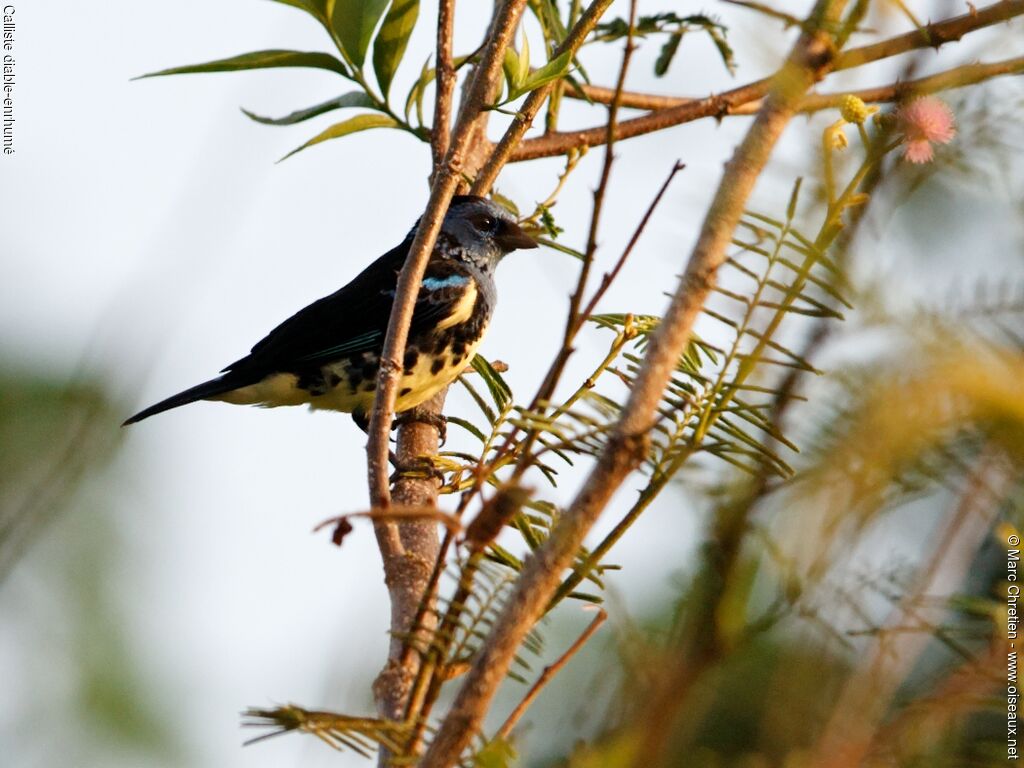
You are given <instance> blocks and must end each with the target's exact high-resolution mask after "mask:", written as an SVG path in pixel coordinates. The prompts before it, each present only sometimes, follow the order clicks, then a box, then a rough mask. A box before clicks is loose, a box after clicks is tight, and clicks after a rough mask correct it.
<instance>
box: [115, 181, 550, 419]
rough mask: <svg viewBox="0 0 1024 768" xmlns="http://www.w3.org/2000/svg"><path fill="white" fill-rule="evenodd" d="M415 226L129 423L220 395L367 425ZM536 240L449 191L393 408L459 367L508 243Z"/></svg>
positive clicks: (478, 330) (487, 315) (424, 394)
mask: <svg viewBox="0 0 1024 768" xmlns="http://www.w3.org/2000/svg"><path fill="white" fill-rule="evenodd" d="M418 224H419V222H417V224H416V225H414V226H413V228H412V230H410V232H409V234H408V235H406V237H405V239H404V240H403V241H402V242H401V244H399V245H398V246H397V247H395V248H393V249H392V250H390V251H388V252H387V253H385V254H384V255H383V256H381V257H380V258H379V259H377V260H376V261H375V262H373V263H372V264H371V265H370V266H369V267H367V268H366V269H365V270H363V271H362V272H361V273H360V274H359V275H358V276H357V277H356V278H355V279H354V280H353V281H352V282H350V283H349V284H348V285H346V286H345V287H344V288H342V289H341V290H338V291H336V292H334V293H332V294H331V295H330V296H325V297H324V298H322V299H320V300H319V301H315V302H313V303H312V304H310V305H309V306H308V307H306V308H305V309H302V310H299V311H298V312H297V313H295V314H294V315H292V316H291V317H290V318H288V319H287V320H285V321H284V322H283V323H281V324H280V325H279V326H277V328H275V329H274V330H272V331H271V332H270V333H269V334H268V335H267V337H266V338H264V339H263V340H262V341H260V342H259V343H258V344H257V345H256V346H255V347H253V348H252V351H251V352H250V353H249V354H248V355H247V356H245V357H243V358H242V359H241V360H238V361H237V362H234V363H232V364H231V365H229V366H228V367H227V368H224V369H223V371H222V373H221V375H220V376H218V377H217V378H215V379H210V380H209V381H205V382H203V383H202V384H197V385H196V386H194V387H191V388H190V389H186V390H185V391H184V392H179V393H178V394H176V395H173V396H172V397H169V398H167V399H166V400H162V401H160V402H159V403H157V404H156V405H153V406H150V407H149V408H146V409H145V410H143V411H140V412H139V413H137V414H135V415H134V416H132V417H131V418H130V419H128V420H127V421H126V422H125V425H127V424H134V423H135V422H137V421H141V420H142V419H146V418H149V417H150V416H153V415H154V414H157V413H162V412H163V411H167V410H170V409H171V408H177V407H178V406H180V405H186V404H188V403H193V402H195V401H197V400H219V401H222V402H227V403H235V404H239V405H262V406H267V407H273V406H279V405H309V406H310V407H311V408H317V409H327V410H333V411H344V412H347V413H351V414H352V415H353V418H354V419H355V420H356V423H358V424H360V426H362V427H364V428H365V426H366V419H367V414H368V413H369V412H370V409H371V408H372V406H373V397H374V390H375V388H376V385H377V370H378V366H379V363H380V355H381V350H382V349H383V346H384V336H385V334H386V333H387V327H388V319H389V316H390V313H391V305H392V303H393V302H394V298H395V288H396V285H397V282H398V273H399V271H400V270H401V269H402V266H403V265H404V264H405V259H406V256H407V255H408V253H409V248H410V247H411V245H412V241H413V237H414V236H415V234H416V227H417V226H418ZM536 247H537V243H536V241H534V240H533V238H531V237H530V236H529V235H527V234H526V233H525V232H524V231H523V230H522V229H521V228H520V227H519V225H518V224H517V223H516V221H515V219H514V218H513V217H512V215H511V214H510V213H509V212H508V211H506V210H505V209H504V208H502V207H500V206H498V205H496V204H495V203H492V202H490V201H489V200H485V199H484V198H481V197H475V196H472V195H462V196H457V197H455V198H453V200H452V202H451V205H450V206H449V208H448V212H447V213H446V214H445V218H444V222H443V224H442V226H441V231H440V233H439V234H438V237H437V243H436V245H435V246H434V251H433V253H432V254H431V256H430V261H429V262H428V264H427V270H426V273H425V274H424V276H423V282H422V285H421V286H420V291H419V295H418V296H417V298H416V309H415V312H414V314H413V318H412V325H411V327H410V329H409V340H408V343H407V345H406V351H405V360H404V361H403V371H402V378H401V381H400V382H399V385H398V387H399V388H398V399H397V401H396V404H395V410H396V411H397V412H401V411H406V410H408V409H410V408H413V407H415V406H416V405H419V404H420V403H422V402H423V401H425V400H427V399H429V398H430V397H432V396H433V395H434V394H436V393H437V392H438V391H440V390H441V389H442V388H443V387H445V386H446V385H448V384H450V383H451V382H452V381H453V380H454V379H455V378H456V377H457V376H458V375H459V373H460V372H461V371H462V370H463V369H465V367H466V364H467V362H468V361H470V360H471V359H472V357H473V353H474V352H475V351H476V349H477V347H478V346H479V345H480V342H481V340H482V339H483V336H484V332H485V331H486V330H487V325H488V322H489V321H490V319H491V313H492V312H493V311H494V302H495V298H496V295H495V294H496V291H495V285H494V269H495V267H497V266H498V262H500V261H501V260H502V258H503V257H504V256H505V255H507V254H508V253H510V252H512V251H514V250H517V249H520V248H536Z"/></svg>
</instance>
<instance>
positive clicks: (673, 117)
mask: <svg viewBox="0 0 1024 768" xmlns="http://www.w3.org/2000/svg"><path fill="white" fill-rule="evenodd" d="M1021 14H1024V0H1002V1H1001V2H998V3H993V4H992V5H990V6H988V7H986V8H983V9H981V10H979V11H977V12H975V13H967V14H964V15H962V16H957V17H954V18H951V19H946V20H945V21H940V22H936V23H935V24H929V25H928V26H927V27H925V28H923V31H925V32H927V34H928V37H927V38H926V37H925V36H924V35H923V34H922V31H915V32H910V33H907V34H904V35H897V36H896V37H892V38H890V39H888V40H883V41H881V42H879V43H876V44H874V45H867V46H863V47H861V48H854V49H851V50H850V51H847V52H846V53H845V54H842V55H841V56H840V57H839V58H837V59H836V63H835V65H834V66H833V68H832V69H833V71H838V70H840V69H851V68H853V67H859V66H863V65H864V64H869V63H871V62H873V61H878V60H880V59H886V58H890V57H892V56H897V55H899V54H903V53H907V52H909V51H913V50H918V49H920V48H927V47H934V48H938V47H939V46H941V45H943V44H945V43H948V42H953V41H956V40H959V39H961V38H962V37H963V36H964V35H966V34H968V33H970V32H974V31H976V30H979V29H982V28H984V27H989V26H992V25H994V24H999V23H1001V22H1004V21H1008V20H1010V19H1012V18H1014V17H1017V16H1020V15H1021ZM770 85H771V78H764V79H761V80H757V81H754V82H751V83H748V84H746V85H742V86H740V87H738V88H733V89H732V90H729V91H725V92H724V93H721V94H711V95H708V96H705V97H702V98H696V99H685V100H683V101H682V102H681V103H675V104H674V105H672V106H669V105H670V104H673V102H671V101H669V100H670V99H671V98H672V97H649V98H650V99H651V100H650V102H649V103H650V105H651V106H655V105H657V106H658V108H657V109H656V111H654V112H651V113H650V114H646V115H642V116H640V117H636V118H633V119H632V120H624V121H622V122H621V123H619V126H618V129H617V130H616V134H615V137H616V139H629V138H633V137H636V136H642V135H644V134H647V133H652V132H654V131H660V130H663V129H665V128H669V127H672V126H675V125H681V124H683V123H688V122H692V121H694V120H699V119H701V118H706V117H715V118H720V117H724V116H726V115H731V114H736V113H737V110H738V109H740V108H741V107H743V106H744V105H747V104H750V103H751V102H756V101H758V100H759V99H762V98H763V97H764V96H765V94H766V93H767V92H768V89H769V87H770ZM605 90H606V91H609V90H610V89H605ZM566 95H567V96H572V95H574V94H573V89H572V88H567V89H566ZM635 97H636V98H635V99H634V100H632V101H631V96H630V94H626V95H624V96H623V101H622V105H623V106H626V107H629V106H638V107H642V108H645V107H646V104H645V103H644V101H643V99H644V98H648V97H647V96H646V95H645V94H635ZM662 106H664V107H665V108H661V107H662ZM605 137H606V132H605V126H603V125H602V126H597V127H594V128H587V129H584V130H579V131H565V132H559V133H551V134H547V135H544V136H538V137H537V138H534V139H527V140H526V141H524V142H522V144H520V145H519V146H518V147H517V148H516V149H515V151H513V152H512V156H511V158H510V159H509V162H513V163H515V162H521V161H523V160H534V159H536V158H540V157H551V156H554V155H561V154H565V152H567V151H568V150H570V149H580V148H583V147H595V146H600V145H601V144H602V143H603V142H604V141H605Z"/></svg>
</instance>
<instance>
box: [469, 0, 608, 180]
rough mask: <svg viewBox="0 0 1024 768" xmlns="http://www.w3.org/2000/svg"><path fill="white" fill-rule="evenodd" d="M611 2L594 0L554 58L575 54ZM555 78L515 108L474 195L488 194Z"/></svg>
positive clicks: (482, 169)
mask: <svg viewBox="0 0 1024 768" xmlns="http://www.w3.org/2000/svg"><path fill="white" fill-rule="evenodd" d="M611 4H612V0H594V2H593V3H591V4H590V6H589V7H588V8H587V10H586V12H585V13H584V14H583V15H582V16H581V17H580V20H579V21H578V22H576V24H575V25H574V26H573V28H572V29H571V30H570V32H569V34H568V35H567V36H566V38H565V40H563V41H562V43H561V45H559V46H558V48H556V49H555V51H554V52H553V53H552V54H551V58H556V57H558V56H560V55H562V54H563V53H565V52H566V51H571V52H572V54H573V55H575V54H576V51H578V50H579V48H580V46H581V45H583V41H584V40H585V39H586V37H587V35H589V34H590V32H591V31H592V30H593V29H594V27H595V26H596V25H597V22H598V21H600V20H601V16H602V15H604V12H605V11H606V10H608V6H609V5H611ZM556 82H559V81H557V80H556V81H552V82H550V83H547V84H545V85H542V86H541V87H540V88H537V89H536V90H534V91H531V92H530V95H529V96H527V97H526V101H525V102H524V103H523V106H522V107H520V108H519V110H518V111H517V112H516V116H515V119H513V120H512V123H511V125H509V127H508V128H507V129H506V130H505V134H504V135H503V136H502V137H501V140H500V141H499V142H498V144H497V145H496V146H495V147H494V150H493V151H492V152H491V155H490V157H488V158H487V162H486V163H485V164H484V167H483V168H481V169H480V172H479V173H478V174H477V176H476V179H475V180H474V181H473V188H472V190H471V191H472V193H473V194H474V195H486V194H487V193H488V192H489V191H490V189H491V187H492V186H493V185H494V181H495V179H497V178H498V174H499V173H501V169H502V168H504V167H505V164H506V163H507V162H508V158H509V156H510V155H511V154H512V151H513V150H514V149H515V148H516V147H518V146H519V142H520V141H521V140H522V138H523V136H524V135H525V134H526V132H527V131H528V130H529V128H530V126H531V125H533V120H534V118H535V117H536V116H537V113H538V112H539V111H540V108H541V106H543V104H544V102H545V100H547V98H548V95H549V94H550V93H551V89H552V88H554V85H555V83H556Z"/></svg>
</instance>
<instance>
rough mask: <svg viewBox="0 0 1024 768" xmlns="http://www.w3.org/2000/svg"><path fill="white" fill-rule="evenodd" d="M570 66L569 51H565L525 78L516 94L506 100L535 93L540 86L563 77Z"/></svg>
mask: <svg viewBox="0 0 1024 768" xmlns="http://www.w3.org/2000/svg"><path fill="white" fill-rule="evenodd" d="M571 64H572V53H571V52H570V51H566V52H565V53H563V54H561V55H559V56H556V57H555V58H553V59H552V60H551V61H549V62H548V63H547V64H545V65H544V66H543V67H541V68H540V69H538V70H537V71H536V72H534V73H533V74H531V75H530V76H529V77H527V78H526V80H525V81H523V82H522V84H521V85H520V86H519V88H518V89H516V92H515V93H514V94H510V95H509V98H508V100H509V101H512V100H513V99H518V98H519V97H520V96H522V95H523V94H526V93H529V92H530V91H535V90H537V89H538V88H540V87H541V86H542V85H546V84H547V83H550V82H551V81H552V80H557V79H558V78H560V77H564V76H565V75H566V73H567V72H568V71H569V66H570V65H571Z"/></svg>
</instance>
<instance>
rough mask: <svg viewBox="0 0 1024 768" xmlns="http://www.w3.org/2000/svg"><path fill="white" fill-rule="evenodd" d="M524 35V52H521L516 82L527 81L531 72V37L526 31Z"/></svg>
mask: <svg viewBox="0 0 1024 768" xmlns="http://www.w3.org/2000/svg"><path fill="white" fill-rule="evenodd" d="M522 37H523V52H522V53H520V54H519V70H518V71H517V72H516V83H522V82H525V81H526V78H527V77H528V76H529V74H530V39H529V38H528V37H527V36H526V32H525V31H524V32H523V34H522Z"/></svg>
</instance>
